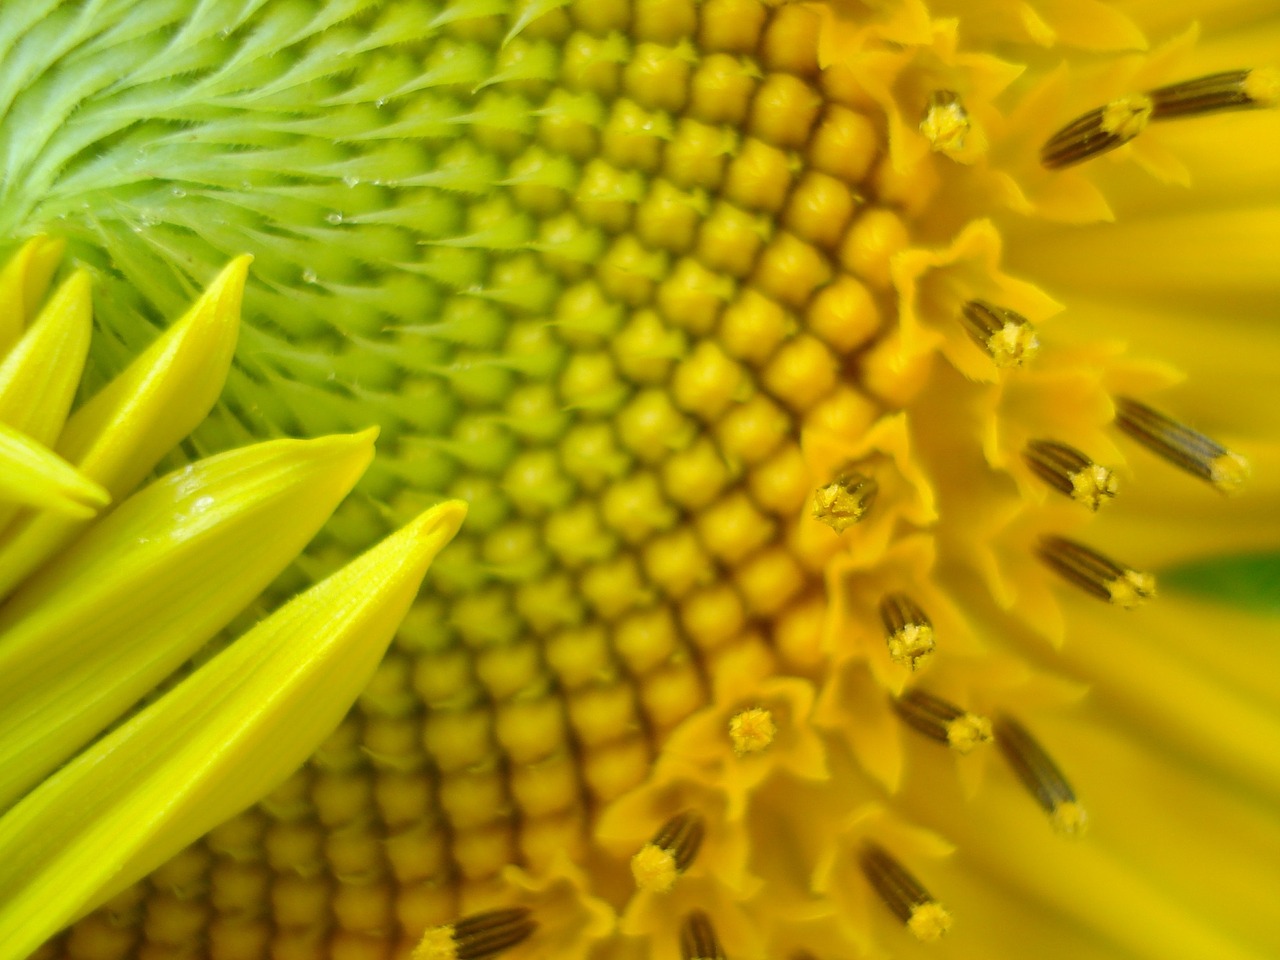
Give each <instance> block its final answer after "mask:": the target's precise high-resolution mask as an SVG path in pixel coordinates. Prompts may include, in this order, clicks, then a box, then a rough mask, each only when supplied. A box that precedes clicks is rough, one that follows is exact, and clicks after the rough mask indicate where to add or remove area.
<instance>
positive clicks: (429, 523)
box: [412, 500, 467, 550]
mask: <svg viewBox="0 0 1280 960" xmlns="http://www.w3.org/2000/svg"><path fill="white" fill-rule="evenodd" d="M466 518H467V502H466V501H465V500H446V501H445V502H444V503H438V504H436V505H435V506H434V507H432V508H431V509H430V510H426V511H424V512H422V513H420V514H419V515H418V516H417V518H416V519H414V521H413V523H412V526H413V527H415V528H416V530H417V533H418V536H419V538H420V539H422V540H423V541H424V545H427V544H430V545H431V546H432V548H434V549H435V550H439V549H441V548H442V547H443V546H444V545H445V544H446V543H448V542H449V541H450V540H452V539H453V538H454V537H455V536H456V535H457V533H458V530H459V529H460V528H461V527H462V521H464V520H465V519H466Z"/></svg>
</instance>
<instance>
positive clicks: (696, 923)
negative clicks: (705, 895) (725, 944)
mask: <svg viewBox="0 0 1280 960" xmlns="http://www.w3.org/2000/svg"><path fill="white" fill-rule="evenodd" d="M680 956H681V957H683V958H684V960H725V955H724V951H723V950H722V949H721V948H720V941H719V940H717V939H716V932H715V929H714V928H713V927H712V926H711V919H710V918H709V917H708V916H707V915H706V914H705V913H703V912H702V911H701V910H694V911H693V912H692V913H690V914H689V915H688V916H687V917H685V918H684V925H683V926H682V927H681V928H680Z"/></svg>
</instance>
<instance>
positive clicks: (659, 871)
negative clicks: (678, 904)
mask: <svg viewBox="0 0 1280 960" xmlns="http://www.w3.org/2000/svg"><path fill="white" fill-rule="evenodd" d="M705 833H706V824H705V822H704V821H703V819H702V817H700V816H699V815H698V814H696V813H693V812H691V811H688V810H686V811H684V812H683V813H677V814H676V815H675V816H674V817H672V818H671V819H670V820H668V821H667V822H666V823H664V824H663V825H662V828H661V829H660V830H659V831H658V832H657V833H656V834H655V835H654V837H653V839H652V840H650V841H649V842H648V843H646V844H645V845H644V846H643V847H641V848H640V850H639V852H637V853H636V855H635V856H633V857H632V858H631V874H632V876H634V877H635V880H636V886H637V887H639V888H640V889H641V890H651V891H653V892H654V893H668V892H670V890H671V888H672V887H674V886H675V883H676V878H677V877H678V876H679V875H680V874H682V873H684V872H685V871H686V870H687V869H689V865H690V864H692V863H693V859H694V857H696V856H697V855H698V848H699V847H701V846H702V837H703V835H704V834H705Z"/></svg>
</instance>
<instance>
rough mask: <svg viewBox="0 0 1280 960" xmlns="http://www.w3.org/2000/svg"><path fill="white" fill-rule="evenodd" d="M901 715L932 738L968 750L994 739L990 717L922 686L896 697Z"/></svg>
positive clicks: (895, 701)
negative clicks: (968, 709) (943, 697)
mask: <svg viewBox="0 0 1280 960" xmlns="http://www.w3.org/2000/svg"><path fill="white" fill-rule="evenodd" d="M893 706H894V709H895V710H897V712H898V716H900V717H901V718H902V719H903V721H904V722H905V723H906V724H907V725H908V726H910V727H914V728H915V729H916V730H918V731H920V732H921V733H923V734H924V735H925V736H926V737H929V738H930V739H931V740H936V741H937V742H938V743H944V744H946V745H947V746H949V747H951V748H952V749H953V750H955V751H956V752H958V753H968V752H969V751H970V750H972V749H973V748H974V747H975V746H977V745H978V744H980V743H986V742H988V741H989V740H990V739H991V721H990V720H988V719H987V718H986V717H982V716H978V715H977V714H974V713H970V712H969V711H967V710H965V709H964V708H962V707H958V706H956V705H955V704H954V703H951V702H950V701H948V700H943V699H942V698H941V697H935V696H933V695H932V694H929V693H925V692H924V691H923V690H908V691H906V692H905V693H904V694H903V695H902V696H900V697H898V698H896V699H895V700H894V701H893Z"/></svg>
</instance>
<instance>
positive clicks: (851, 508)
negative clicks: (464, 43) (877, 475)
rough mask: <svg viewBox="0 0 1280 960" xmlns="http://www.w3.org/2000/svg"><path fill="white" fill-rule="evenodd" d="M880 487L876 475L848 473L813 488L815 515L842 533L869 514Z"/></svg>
mask: <svg viewBox="0 0 1280 960" xmlns="http://www.w3.org/2000/svg"><path fill="white" fill-rule="evenodd" d="M879 491H880V485H879V484H877V483H876V481H875V479H874V478H872V477H868V476H865V475H864V474H861V473H856V472H852V473H846V474H844V475H843V476H840V477H837V478H836V479H835V480H833V481H832V482H831V483H828V484H827V485H826V486H823V487H819V488H818V489H817V491H815V492H814V495H813V515H814V516H815V517H817V518H818V519H819V520H821V521H822V522H823V523H825V524H827V526H829V527H831V529H832V530H834V531H835V532H836V533H843V532H844V531H845V530H848V529H849V528H850V527H852V526H853V525H854V524H855V523H858V522H859V521H860V520H862V518H863V517H865V516H866V515H867V511H869V510H870V509H871V505H872V504H873V503H875V501H876V494H877V493H879Z"/></svg>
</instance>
